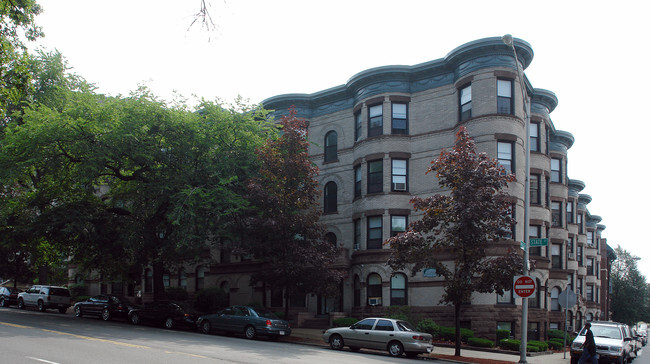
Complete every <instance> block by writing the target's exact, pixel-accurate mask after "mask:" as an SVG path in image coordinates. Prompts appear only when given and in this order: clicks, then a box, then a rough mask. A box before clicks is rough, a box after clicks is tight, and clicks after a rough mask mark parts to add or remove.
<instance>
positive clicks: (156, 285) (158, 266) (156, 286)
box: [153, 261, 165, 300]
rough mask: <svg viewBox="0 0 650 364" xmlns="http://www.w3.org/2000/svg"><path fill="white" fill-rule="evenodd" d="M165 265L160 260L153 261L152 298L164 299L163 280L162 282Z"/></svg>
mask: <svg viewBox="0 0 650 364" xmlns="http://www.w3.org/2000/svg"><path fill="white" fill-rule="evenodd" d="M164 271H165V267H164V265H163V263H162V262H160V261H156V262H154V263H153V299H154V300H164V299H165V282H163V275H164Z"/></svg>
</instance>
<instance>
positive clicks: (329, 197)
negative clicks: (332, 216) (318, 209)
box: [323, 182, 338, 214]
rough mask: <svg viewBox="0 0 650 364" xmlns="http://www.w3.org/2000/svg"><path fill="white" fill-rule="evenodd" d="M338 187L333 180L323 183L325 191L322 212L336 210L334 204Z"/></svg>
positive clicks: (333, 211) (335, 203)
mask: <svg viewBox="0 0 650 364" xmlns="http://www.w3.org/2000/svg"><path fill="white" fill-rule="evenodd" d="M337 191H338V187H337V186H336V183H334V182H327V184H325V193H324V201H323V205H324V209H323V211H324V213H326V214H327V213H335V212H336V205H337V196H336V195H337V193H338V192H337Z"/></svg>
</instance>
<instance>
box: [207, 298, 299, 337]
mask: <svg viewBox="0 0 650 364" xmlns="http://www.w3.org/2000/svg"><path fill="white" fill-rule="evenodd" d="M197 326H198V328H199V330H200V331H201V332H202V333H204V334H210V333H212V332H215V331H220V332H227V333H236V334H238V333H241V334H244V336H245V337H246V338H247V339H254V338H255V337H257V336H258V335H261V336H266V337H268V338H269V339H272V340H273V339H277V338H279V337H281V336H289V335H291V326H290V325H289V322H288V321H286V320H282V319H280V318H278V317H277V316H276V315H275V314H274V313H273V312H271V311H268V310H266V309H258V308H253V307H249V306H231V307H228V308H226V309H224V310H222V311H219V312H217V313H213V314H209V315H203V316H201V317H199V319H198V321H197Z"/></svg>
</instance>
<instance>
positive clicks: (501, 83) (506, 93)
mask: <svg viewBox="0 0 650 364" xmlns="http://www.w3.org/2000/svg"><path fill="white" fill-rule="evenodd" d="M512 101H513V99H512V80H502V79H498V80H497V113H498V114H513V111H514V108H513V106H512Z"/></svg>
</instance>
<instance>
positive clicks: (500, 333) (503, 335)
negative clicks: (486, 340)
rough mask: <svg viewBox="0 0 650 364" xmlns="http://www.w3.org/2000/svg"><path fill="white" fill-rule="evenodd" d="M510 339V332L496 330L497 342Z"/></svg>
mask: <svg viewBox="0 0 650 364" xmlns="http://www.w3.org/2000/svg"><path fill="white" fill-rule="evenodd" d="M508 337H510V330H497V342H501V340H503V339H507V338H508Z"/></svg>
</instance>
